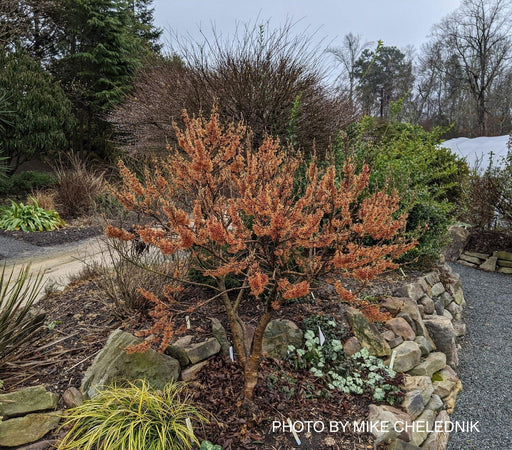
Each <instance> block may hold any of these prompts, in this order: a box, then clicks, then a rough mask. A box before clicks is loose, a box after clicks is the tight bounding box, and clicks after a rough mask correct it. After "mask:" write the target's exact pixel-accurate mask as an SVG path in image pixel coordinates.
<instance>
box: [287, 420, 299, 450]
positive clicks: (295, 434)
mask: <svg viewBox="0 0 512 450" xmlns="http://www.w3.org/2000/svg"><path fill="white" fill-rule="evenodd" d="M287 421H288V425H290V429H291V430H292V434H293V437H294V438H295V442H297V445H301V444H302V442H301V441H300V439H299V435H298V434H297V432H296V431H295V427H294V426H293V424H292V419H290V418H289V417H288V419H287Z"/></svg>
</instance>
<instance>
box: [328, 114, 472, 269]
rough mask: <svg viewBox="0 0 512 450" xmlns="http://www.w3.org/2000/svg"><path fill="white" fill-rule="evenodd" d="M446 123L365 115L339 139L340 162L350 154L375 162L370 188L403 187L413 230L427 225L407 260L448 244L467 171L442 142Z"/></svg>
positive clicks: (422, 258)
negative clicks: (452, 215)
mask: <svg viewBox="0 0 512 450" xmlns="http://www.w3.org/2000/svg"><path fill="white" fill-rule="evenodd" d="M445 131H446V130H445V129H441V128H435V129H433V130H432V131H425V130H424V129H423V128H421V127H420V126H418V125H412V124H408V123H400V122H391V123H381V122H379V121H377V120H376V119H374V118H371V117H365V118H363V119H362V120H361V121H360V122H357V123H355V124H353V125H352V126H351V127H350V128H349V129H348V130H347V133H346V134H345V135H343V136H340V137H339V139H338V141H337V142H336V143H335V158H336V164H337V165H338V166H339V167H341V166H343V165H344V164H345V161H346V160H347V158H353V159H355V160H356V161H357V162H358V163H360V164H362V162H363V161H366V162H368V163H369V164H370V166H371V167H372V169H373V170H372V172H371V182H370V190H375V189H377V188H379V187H382V186H384V185H386V183H387V182H388V180H389V178H391V186H392V187H394V188H396V189H398V191H399V193H400V198H401V199H402V208H403V209H409V218H408V222H407V231H408V232H409V233H416V232H417V230H418V227H421V233H422V234H421V236H420V238H419V244H418V246H417V247H416V248H415V249H413V250H411V251H410V252H408V253H407V254H406V256H405V257H403V258H402V261H412V260H418V261H419V262H420V263H428V262H430V261H431V260H434V259H436V258H437V257H438V255H439V252H440V250H441V249H442V247H443V246H444V244H445V239H446V234H447V229H448V226H449V224H450V220H451V219H450V213H451V211H452V209H453V205H452V203H453V202H454V201H455V200H456V199H457V198H458V196H459V195H460V184H461V182H462V180H463V179H464V177H465V176H466V174H467V170H468V169H467V166H466V163H465V162H464V160H462V159H461V158H459V157H458V156H456V155H455V154H454V153H452V152H451V151H450V150H448V149H446V148H442V147H441V145H440V142H441V137H440V136H441V135H442V134H443V133H444V132H445Z"/></svg>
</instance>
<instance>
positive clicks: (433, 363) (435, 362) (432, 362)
mask: <svg viewBox="0 0 512 450" xmlns="http://www.w3.org/2000/svg"><path fill="white" fill-rule="evenodd" d="M445 367H446V355H445V354H444V353H441V352H434V353H430V355H428V356H427V357H426V358H425V359H424V360H423V361H422V362H421V363H420V364H418V365H417V366H416V367H415V368H414V369H412V370H410V371H409V373H410V374H411V375H415V376H418V375H423V376H427V377H431V376H432V375H433V374H434V373H435V372H438V371H439V370H442V369H444V368H445Z"/></svg>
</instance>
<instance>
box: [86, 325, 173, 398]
mask: <svg viewBox="0 0 512 450" xmlns="http://www.w3.org/2000/svg"><path fill="white" fill-rule="evenodd" d="M140 342H141V340H140V339H138V338H136V337H135V336H133V335H131V334H130V333H127V332H126V331H123V330H121V329H117V330H115V331H114V332H113V333H112V334H111V335H110V337H109V338H108V340H107V343H106V344H105V347H103V349H102V350H101V351H100V353H98V355H97V356H96V358H95V359H94V362H93V363H92V365H91V367H89V369H88V370H87V372H86V373H85V376H84V378H83V380H82V386H81V390H82V393H83V394H84V397H85V398H91V397H93V396H94V395H96V394H97V392H98V389H101V388H102V387H103V386H107V385H109V384H111V383H112V382H114V381H121V380H132V381H133V380H137V379H146V380H147V381H148V382H149V383H150V384H151V385H152V386H154V387H155V388H158V389H162V388H163V387H164V386H165V385H166V384H167V383H168V382H169V381H171V380H177V379H178V377H179V374H180V363H179V362H178V361H177V360H175V359H174V358H171V357H169V356H166V355H162V354H160V353H158V352H156V351H155V350H153V349H149V350H146V351H145V352H143V353H131V354H128V353H127V352H126V351H125V349H126V347H129V346H131V345H135V344H138V343H140Z"/></svg>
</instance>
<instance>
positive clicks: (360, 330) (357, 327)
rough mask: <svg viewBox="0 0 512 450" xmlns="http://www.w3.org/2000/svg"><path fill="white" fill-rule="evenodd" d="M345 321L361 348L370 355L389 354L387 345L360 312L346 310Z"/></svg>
mask: <svg viewBox="0 0 512 450" xmlns="http://www.w3.org/2000/svg"><path fill="white" fill-rule="evenodd" d="M347 319H348V321H349V323H350V326H351V327H352V331H353V332H354V334H355V336H356V337H357V339H358V340H359V342H360V343H361V346H362V347H363V348H366V349H368V351H369V352H370V354H372V355H374V356H389V355H390V354H391V347H390V346H389V344H388V343H387V342H386V340H385V339H384V338H383V337H382V336H381V334H380V333H379V331H378V330H377V328H376V327H375V325H373V324H372V323H370V322H369V321H368V319H367V318H366V317H364V315H363V313H362V312H361V311H359V310H357V309H355V308H350V307H349V308H347Z"/></svg>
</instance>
